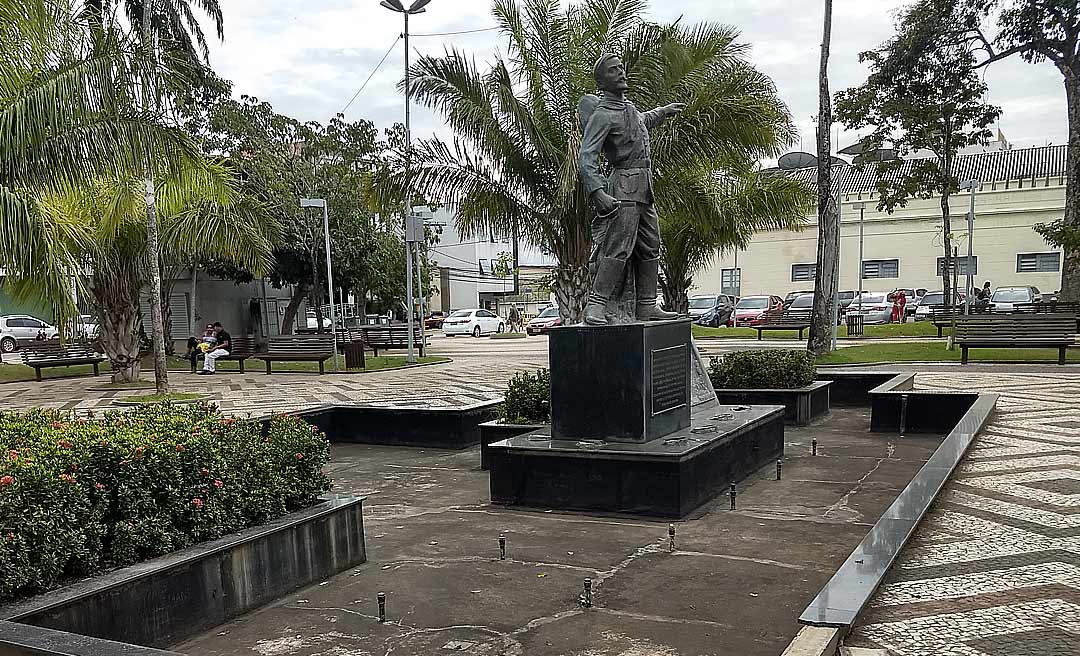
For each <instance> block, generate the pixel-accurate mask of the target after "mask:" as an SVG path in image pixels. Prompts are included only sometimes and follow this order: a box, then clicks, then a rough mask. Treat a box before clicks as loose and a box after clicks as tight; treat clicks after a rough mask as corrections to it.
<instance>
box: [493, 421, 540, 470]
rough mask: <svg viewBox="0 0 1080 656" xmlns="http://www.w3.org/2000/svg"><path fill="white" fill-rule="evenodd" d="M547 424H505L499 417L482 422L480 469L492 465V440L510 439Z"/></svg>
mask: <svg viewBox="0 0 1080 656" xmlns="http://www.w3.org/2000/svg"><path fill="white" fill-rule="evenodd" d="M545 426H546V424H504V423H502V422H500V421H499V420H497V419H496V420H493V421H485V422H484V423H482V424H480V469H483V470H487V469H488V468H489V467H490V466H491V463H490V462H488V459H489V458H490V457H491V456H490V451H489V449H488V445H490V444H491V443H492V442H498V441H500V440H508V439H510V438H511V437H517V436H518V435H524V434H525V433H531V432H533V431H535V430H540V429H541V428H544V427H545Z"/></svg>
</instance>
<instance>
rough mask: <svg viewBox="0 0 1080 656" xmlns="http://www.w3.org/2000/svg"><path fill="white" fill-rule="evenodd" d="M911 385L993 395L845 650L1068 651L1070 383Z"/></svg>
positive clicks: (967, 380)
mask: <svg viewBox="0 0 1080 656" xmlns="http://www.w3.org/2000/svg"><path fill="white" fill-rule="evenodd" d="M917 380H918V382H919V385H918V386H919V388H920V389H934V388H937V389H979V390H985V391H994V392H998V393H1000V394H1001V395H1002V396H1001V399H1000V401H999V402H998V406H997V414H996V415H995V417H994V419H993V421H992V422H991V424H990V425H989V426H988V428H987V429H986V430H985V431H984V432H983V433H982V434H981V435H980V436H979V437H978V438H977V439H976V441H975V443H974V444H973V445H972V447H971V450H970V451H969V452H968V455H967V457H966V458H965V460H964V462H963V464H961V466H960V467H959V468H958V470H957V472H955V473H954V474H953V477H952V479H951V480H950V482H949V484H948V485H947V486H946V488H945V490H944V491H943V493H942V495H941V496H940V497H939V498H938V500H937V501H936V502H935V504H934V507H933V508H932V509H931V512H930V513H929V514H928V515H927V516H926V518H925V519H924V520H923V522H922V523H921V524H920V526H919V529H918V530H917V532H916V535H915V538H914V540H913V542H912V543H910V544H909V545H908V547H907V548H906V549H905V551H904V552H903V553H902V554H901V556H900V558H899V560H898V561H897V563H896V564H895V565H894V566H893V569H892V571H891V572H890V574H889V576H888V577H887V578H886V582H885V583H884V584H883V585H882V587H881V588H880V589H879V590H878V592H877V594H876V595H875V597H874V599H873V600H872V601H871V603H870V606H869V607H868V609H867V610H866V611H864V613H863V615H862V617H861V618H860V623H859V625H858V626H857V627H856V629H855V630H854V631H853V633H852V634H851V635H850V636H849V637H848V639H847V641H846V644H848V645H850V646H861V647H868V648H879V649H885V650H887V652H886V653H889V654H894V655H895V656H1064V655H1065V654H1070V655H1071V654H1080V377H1076V376H1063V375H1049V374H1030V375H1010V374H1001V375H993V376H990V375H986V374H967V375H965V374H948V375H944V374H942V375H930V374H927V375H922V376H920V377H919V378H918V379H917Z"/></svg>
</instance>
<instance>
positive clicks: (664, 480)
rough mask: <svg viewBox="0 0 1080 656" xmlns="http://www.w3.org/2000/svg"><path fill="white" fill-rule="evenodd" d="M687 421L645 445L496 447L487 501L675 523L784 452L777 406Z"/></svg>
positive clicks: (539, 440) (727, 410)
mask: <svg viewBox="0 0 1080 656" xmlns="http://www.w3.org/2000/svg"><path fill="white" fill-rule="evenodd" d="M740 407H741V408H743V409H736V408H740ZM691 420H692V424H691V427H690V428H686V429H683V430H681V431H678V432H676V433H672V434H671V435H669V436H667V437H666V438H661V439H658V440H653V441H651V442H646V443H644V444H631V443H626V442H621V443H620V442H600V441H595V442H594V441H578V442H575V441H564V440H552V439H551V432H550V429H549V428H545V429H543V430H540V431H536V432H533V433H529V434H527V435H522V436H519V437H513V438H510V439H507V440H502V441H500V442H495V443H494V444H491V445H489V447H488V449H489V458H488V461H489V464H490V472H491V477H490V489H491V501H492V503H496V504H501V505H511V506H529V507H539V508H554V509H558V510H592V511H603V512H617V513H628V514H633V515H645V516H652V517H667V518H679V517H685V516H686V515H688V514H690V513H691V512H693V511H694V510H695V509H696V508H698V507H699V506H701V505H702V504H704V503H706V502H708V501H710V500H711V499H714V498H716V497H717V496H718V495H721V494H725V493H727V491H728V489H729V486H730V485H731V483H738V482H739V481H741V480H742V479H744V478H746V477H747V476H749V475H750V474H752V473H753V472H754V471H756V470H757V469H759V468H761V467H763V466H765V465H767V464H771V463H773V462H775V461H776V459H777V458H779V457H781V456H782V455H783V453H784V408H783V407H780V406H750V407H747V406H715V405H714V406H712V407H702V408H700V409H698V410H697V411H696V412H695V413H694V415H693V416H692V418H691Z"/></svg>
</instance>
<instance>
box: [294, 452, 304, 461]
mask: <svg viewBox="0 0 1080 656" xmlns="http://www.w3.org/2000/svg"><path fill="white" fill-rule="evenodd" d="M296 459H297V460H303V459H304V454H302V453H298V454H296Z"/></svg>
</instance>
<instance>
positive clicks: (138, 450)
mask: <svg viewBox="0 0 1080 656" xmlns="http://www.w3.org/2000/svg"><path fill="white" fill-rule="evenodd" d="M143 451H146V447H145V446H137V447H135V455H137V456H141V455H142V454H143Z"/></svg>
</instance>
